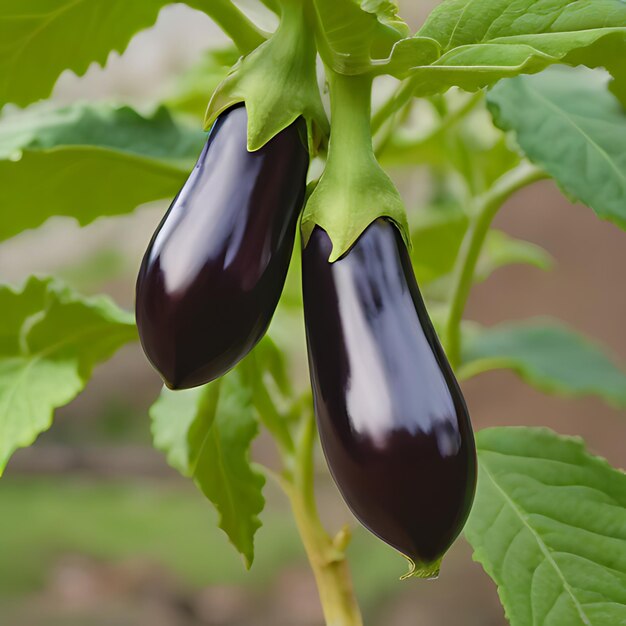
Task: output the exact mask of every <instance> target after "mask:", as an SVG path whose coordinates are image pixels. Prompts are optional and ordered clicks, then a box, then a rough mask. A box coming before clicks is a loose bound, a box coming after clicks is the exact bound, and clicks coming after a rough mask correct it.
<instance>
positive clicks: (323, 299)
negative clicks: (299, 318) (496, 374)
mask: <svg viewBox="0 0 626 626" xmlns="http://www.w3.org/2000/svg"><path fill="white" fill-rule="evenodd" d="M331 248H332V245H331V241H330V239H329V237H328V235H327V234H326V232H325V231H324V230H322V229H321V228H319V227H316V228H315V230H314V231H313V233H312V235H311V238H310V240H309V242H308V243H307V245H306V247H305V248H304V251H303V258H302V272H303V274H302V275H303V293H304V312H305V322H306V334H307V345H308V353H309V367H310V374H311V382H312V386H313V394H314V400H315V412H316V416H317V422H318V428H319V432H320V437H321V441H322V446H323V449H324V453H325V456H326V460H327V462H328V465H329V467H330V471H331V473H332V475H333V477H334V479H335V482H336V483H337V485H338V487H339V490H340V491H341V494H342V495H343V497H344V499H345V501H346V503H347V504H348V506H349V507H350V509H351V510H352V512H353V513H354V515H355V516H356V517H357V518H358V519H359V521H360V522H361V523H362V524H363V525H364V526H365V527H366V528H368V529H369V530H370V531H371V532H373V533H374V534H375V535H377V536H378V537H379V538H381V539H382V540H383V541H385V542H387V543H388V544H390V545H391V546H393V547H394V548H396V549H397V550H398V551H400V552H401V553H402V554H404V555H406V556H407V557H409V558H410V559H411V560H412V561H413V562H415V563H417V564H421V566H422V568H423V567H424V566H425V567H428V566H433V565H434V566H435V569H436V564H437V562H438V560H439V559H440V558H441V556H442V555H443V554H444V553H445V551H446V550H447V549H448V548H449V547H450V545H451V544H452V542H453V541H454V539H455V538H456V537H457V535H458V534H459V533H460V531H461V529H462V527H463V524H464V523H465V520H466V518H467V516H468V514H469V510H470V507H471V504H472V500H473V497H474V491H475V485H476V450H475V445H474V437H473V433H472V427H471V423H470V418H469V414H468V411H467V408H466V406H465V402H464V400H463V396H462V394H461V390H460V389H459V386H458V383H457V382H456V380H455V377H454V374H453V373H452V370H451V368H450V365H449V364H448V361H447V360H446V357H445V354H444V352H443V349H442V347H441V345H440V343H439V341H438V339H437V335H436V333H435V331H434V329H433V326H432V324H431V321H430V319H429V317H428V313H427V312H426V308H425V306H424V302H423V300H422V297H421V295H420V292H419V289H418V286H417V283H416V282H415V276H414V274H413V269H412V267H411V261H410V258H409V254H408V252H407V249H406V246H405V244H404V242H403V240H402V237H401V235H400V233H399V231H398V229H397V228H396V226H395V225H394V224H393V223H391V222H390V221H388V220H386V219H379V220H377V221H375V222H374V223H372V224H371V225H370V226H369V227H368V228H367V229H366V230H365V232H364V233H363V234H362V235H361V236H360V238H359V239H358V241H357V242H356V243H355V244H354V246H353V247H352V248H351V249H350V250H349V251H348V252H347V253H346V254H345V255H344V256H343V257H342V258H341V259H339V260H338V261H336V262H334V263H329V262H328V257H329V255H330V252H331ZM433 573H434V572H433Z"/></svg>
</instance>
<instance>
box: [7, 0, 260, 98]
mask: <svg viewBox="0 0 626 626" xmlns="http://www.w3.org/2000/svg"><path fill="white" fill-rule="evenodd" d="M168 4H172V0H141V1H140V2H137V1H135V2H121V1H120V0H3V1H2V2H1V3H0V108H1V107H2V105H3V104H5V103H7V102H12V103H14V104H18V105H20V106H23V105H26V104H30V103H32V102H35V101H37V100H40V99H42V98H47V97H48V96H49V95H50V92H51V91H52V88H53V86H54V83H55V82H56V80H57V78H58V77H59V75H60V74H61V72H63V71H64V70H71V71H73V72H74V73H75V74H77V75H78V76H81V75H82V74H84V73H85V72H86V71H87V68H88V67H89V65H90V64H91V63H94V62H95V63H98V64H99V65H102V66H104V65H105V63H106V61H107V58H108V56H109V54H110V53H111V52H113V51H116V52H118V53H120V54H121V53H122V52H124V50H125V49H126V47H127V45H128V43H129V41H130V40H131V38H132V37H133V35H135V33H137V32H138V31H140V30H143V29H145V28H148V27H150V26H152V25H153V24H154V22H155V21H156V19H157V16H158V14H159V11H160V10H161V8H163V7H164V6H165V5H168ZM186 4H188V5H189V6H190V7H192V8H194V9H198V10H200V11H203V12H204V13H206V14H207V15H208V16H209V17H210V18H211V19H213V20H214V21H215V22H216V23H217V24H218V25H219V26H220V27H221V28H222V29H223V30H224V31H225V32H226V33H227V35H228V36H229V37H231V39H232V40H233V41H234V42H235V44H236V45H237V46H238V47H239V48H240V50H241V51H242V52H243V53H247V52H249V51H250V50H253V49H254V48H256V47H257V46H258V45H260V44H261V43H263V41H264V39H265V38H264V36H263V34H262V33H261V32H259V30H258V29H257V28H256V27H255V26H254V24H252V22H250V20H248V18H247V17H246V16H245V15H244V14H243V13H242V12H241V11H240V10H239V9H238V8H237V7H236V6H235V5H234V4H233V3H232V2H230V0H187V2H186Z"/></svg>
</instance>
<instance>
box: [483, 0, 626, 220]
mask: <svg viewBox="0 0 626 626" xmlns="http://www.w3.org/2000/svg"><path fill="white" fill-rule="evenodd" d="M624 6H625V8H626V3H625V4H624ZM606 82H607V79H606V76H605V75H603V74H600V73H596V72H593V71H591V70H584V69H579V70H577V71H573V70H566V69H565V68H562V69H557V68H555V69H554V70H552V71H550V72H545V73H543V74H540V75H538V76H525V77H518V78H515V79H512V80H509V81H503V82H502V83H500V84H499V85H497V86H496V87H494V89H492V91H491V93H490V94H489V99H488V101H489V107H490V109H491V112H492V114H493V116H494V120H495V122H496V124H497V125H498V126H500V128H502V129H504V130H512V131H514V132H515V136H516V138H517V141H518V143H519V145H520V147H521V148H522V150H523V151H524V152H525V153H526V156H528V158H529V159H530V160H531V161H534V162H535V163H537V164H538V165H540V166H541V167H542V168H543V169H545V171H546V172H548V173H549V174H550V175H551V176H552V177H554V178H555V179H556V181H557V182H558V183H559V185H560V186H561V187H562V188H563V190H564V191H565V192H566V193H567V194H568V195H569V196H572V197H574V198H577V199H579V200H580V201H581V202H583V203H585V204H586V205H587V206H589V207H591V208H592V209H593V210H594V211H595V212H596V213H597V215H598V216H599V217H602V218H604V219H607V220H611V221H612V222H614V223H616V224H618V225H619V226H621V227H622V228H624V229H626V151H625V150H624V145H626V111H625V110H624V109H623V108H622V106H621V105H620V103H619V102H618V100H617V99H616V98H615V97H614V96H613V95H612V94H611V93H610V92H609V91H608V90H607V88H606Z"/></svg>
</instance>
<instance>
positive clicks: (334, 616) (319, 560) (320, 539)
mask: <svg viewBox="0 0 626 626" xmlns="http://www.w3.org/2000/svg"><path fill="white" fill-rule="evenodd" d="M314 444H315V420H314V418H313V415H312V414H310V413H309V415H307V416H306V417H305V421H304V423H303V428H302V433H301V436H300V440H299V441H298V446H297V450H296V464H295V470H294V472H293V475H292V477H290V478H281V479H280V485H281V487H282V488H283V490H284V491H285V493H286V494H287V497H288V498H289V502H290V504H291V509H292V512H293V515H294V518H295V520H296V525H297V527H298V531H299V533H300V537H301V539H302V543H303V544H304V549H305V550H306V554H307V557H308V559H309V563H310V565H311V568H312V570H313V574H314V576H315V581H316V583H317V589H318V593H319V597H320V602H321V604H322V609H323V611H324V618H325V621H326V626H362V625H363V620H362V618H361V612H360V610H359V606H358V604H357V601H356V598H355V595H354V590H353V587H352V579H351V576H350V570H349V568H348V563H347V561H346V556H345V549H346V547H347V545H348V543H349V541H350V531H349V529H348V528H347V527H346V528H343V529H342V530H340V531H339V533H338V534H337V535H336V537H335V538H331V537H330V536H329V535H328V533H327V532H326V530H325V529H324V527H323V525H322V523H321V521H320V519H319V515H318V512H317V505H316V502H315V493H314V478H313V477H314V465H313V451H314Z"/></svg>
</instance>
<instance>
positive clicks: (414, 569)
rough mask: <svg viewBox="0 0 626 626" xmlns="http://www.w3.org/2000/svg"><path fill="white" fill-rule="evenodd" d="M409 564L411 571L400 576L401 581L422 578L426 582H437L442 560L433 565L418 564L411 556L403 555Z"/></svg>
mask: <svg viewBox="0 0 626 626" xmlns="http://www.w3.org/2000/svg"><path fill="white" fill-rule="evenodd" d="M402 556H403V557H404V558H405V559H406V560H407V561H408V562H409V571H408V572H407V573H406V574H403V575H402V576H400V580H408V579H409V578H421V579H425V580H437V578H439V570H440V569H441V558H438V559H437V560H436V561H433V562H432V563H416V562H415V561H414V560H413V559H412V558H411V557H410V556H407V555H406V554H403V555H402Z"/></svg>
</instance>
